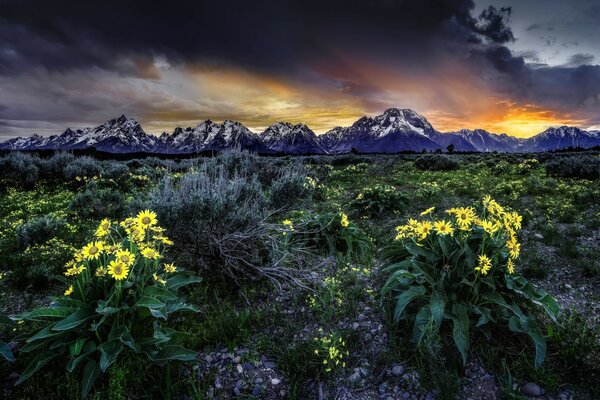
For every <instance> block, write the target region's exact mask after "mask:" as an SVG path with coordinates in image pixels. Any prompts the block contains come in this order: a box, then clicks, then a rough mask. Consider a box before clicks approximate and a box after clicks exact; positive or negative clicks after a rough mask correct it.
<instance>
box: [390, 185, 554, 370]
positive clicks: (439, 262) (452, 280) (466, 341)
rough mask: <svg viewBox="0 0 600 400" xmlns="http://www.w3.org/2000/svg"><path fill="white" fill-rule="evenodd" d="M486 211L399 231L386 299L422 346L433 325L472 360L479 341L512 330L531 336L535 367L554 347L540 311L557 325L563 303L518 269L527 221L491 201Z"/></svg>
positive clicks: (449, 215) (425, 220)
mask: <svg viewBox="0 0 600 400" xmlns="http://www.w3.org/2000/svg"><path fill="white" fill-rule="evenodd" d="M482 206H483V207H482V209H481V211H480V212H479V213H478V212H477V210H476V209H475V208H473V207H464V208H452V209H449V210H446V212H445V215H444V216H443V217H442V218H440V219H435V218H433V215H434V213H435V209H434V208H433V207H432V208H429V209H427V210H425V211H424V212H422V213H421V218H420V219H419V220H416V219H410V220H409V221H408V223H407V224H406V225H402V226H398V227H397V236H396V242H395V243H394V244H392V245H390V246H389V247H387V248H386V249H384V252H383V257H384V259H385V260H386V262H387V268H386V270H387V271H388V272H389V273H390V274H391V275H390V276H389V278H388V280H387V282H386V283H385V285H384V287H383V289H382V294H383V295H384V296H387V297H388V298H390V299H391V300H393V301H394V302H395V309H394V314H393V315H394V320H395V321H396V322H400V321H404V320H406V321H409V322H410V323H412V325H413V340H414V341H416V342H419V341H420V339H421V337H422V335H423V327H424V326H425V325H426V324H427V323H428V322H429V321H430V320H431V321H433V322H434V324H435V327H437V330H438V331H445V330H446V328H448V329H450V326H451V332H452V337H453V340H454V343H455V345H456V348H457V349H458V351H459V352H460V354H461V356H462V360H463V363H466V361H467V356H468V349H469V345H470V342H471V339H470V338H471V337H472V335H473V334H474V333H476V332H477V333H482V334H484V335H485V336H486V337H488V338H490V337H491V336H492V334H493V333H494V332H493V330H494V329H496V328H497V327H499V326H507V327H508V328H509V329H510V330H511V331H513V332H519V333H525V334H527V335H528V336H529V337H530V338H531V339H532V340H533V342H534V345H535V353H536V354H535V366H536V368H537V367H539V366H540V365H541V363H542V362H543V360H544V358H545V355H546V342H545V339H544V335H543V333H542V331H541V329H540V328H539V326H538V324H537V322H536V320H535V318H534V316H533V315H532V311H533V308H534V306H535V305H538V306H541V307H542V308H543V309H544V310H545V311H546V314H547V315H548V316H549V317H550V318H552V319H553V320H554V321H556V319H557V317H558V313H559V306H558V303H557V302H556V301H555V300H554V298H552V297H551V296H550V295H549V294H548V293H546V292H545V291H543V290H541V289H536V288H535V287H533V286H532V285H531V284H530V283H529V282H528V281H527V280H526V279H525V278H523V277H522V276H520V275H519V274H518V273H517V272H516V270H515V266H516V263H517V261H518V259H519V255H520V246H521V245H520V243H519V241H518V231H519V230H520V229H521V223H522V217H521V216H520V215H519V214H517V213H516V212H509V211H508V210H506V209H505V208H504V207H502V206H501V205H500V204H498V203H497V202H496V201H495V200H493V199H492V198H490V196H486V197H485V198H484V199H483V201H482Z"/></svg>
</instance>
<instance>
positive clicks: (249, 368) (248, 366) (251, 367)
mask: <svg viewBox="0 0 600 400" xmlns="http://www.w3.org/2000/svg"><path fill="white" fill-rule="evenodd" d="M243 367H244V370H246V371H254V369H255V367H254V364H252V363H249V362H247V363H244V365H243Z"/></svg>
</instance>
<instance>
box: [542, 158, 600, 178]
mask: <svg viewBox="0 0 600 400" xmlns="http://www.w3.org/2000/svg"><path fill="white" fill-rule="evenodd" d="M546 171H547V172H548V174H550V175H553V176H558V177H561V178H580V179H589V180H596V179H598V178H600V157H592V156H570V157H557V158H554V159H552V160H550V161H548V162H547V163H546Z"/></svg>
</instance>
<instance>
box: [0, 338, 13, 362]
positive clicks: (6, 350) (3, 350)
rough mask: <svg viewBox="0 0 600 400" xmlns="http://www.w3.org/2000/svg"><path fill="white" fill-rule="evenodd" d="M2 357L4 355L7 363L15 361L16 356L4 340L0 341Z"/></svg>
mask: <svg viewBox="0 0 600 400" xmlns="http://www.w3.org/2000/svg"><path fill="white" fill-rule="evenodd" d="M0 355H2V357H4V359H5V360H6V361H10V362H12V361H15V356H14V355H13V353H12V351H11V350H10V347H9V346H8V344H6V343H5V342H3V341H2V340H0Z"/></svg>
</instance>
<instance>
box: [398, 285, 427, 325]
mask: <svg viewBox="0 0 600 400" xmlns="http://www.w3.org/2000/svg"><path fill="white" fill-rule="evenodd" d="M424 294H425V288H424V287H423V286H411V287H409V288H408V289H406V290H405V291H404V292H402V293H401V294H400V295H399V296H398V300H397V301H396V309H395V310H394V321H396V322H398V321H400V319H401V317H402V314H403V313H404V309H405V308H406V306H407V305H408V304H409V303H410V302H411V301H413V300H414V299H415V298H417V297H419V296H422V295H424Z"/></svg>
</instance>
